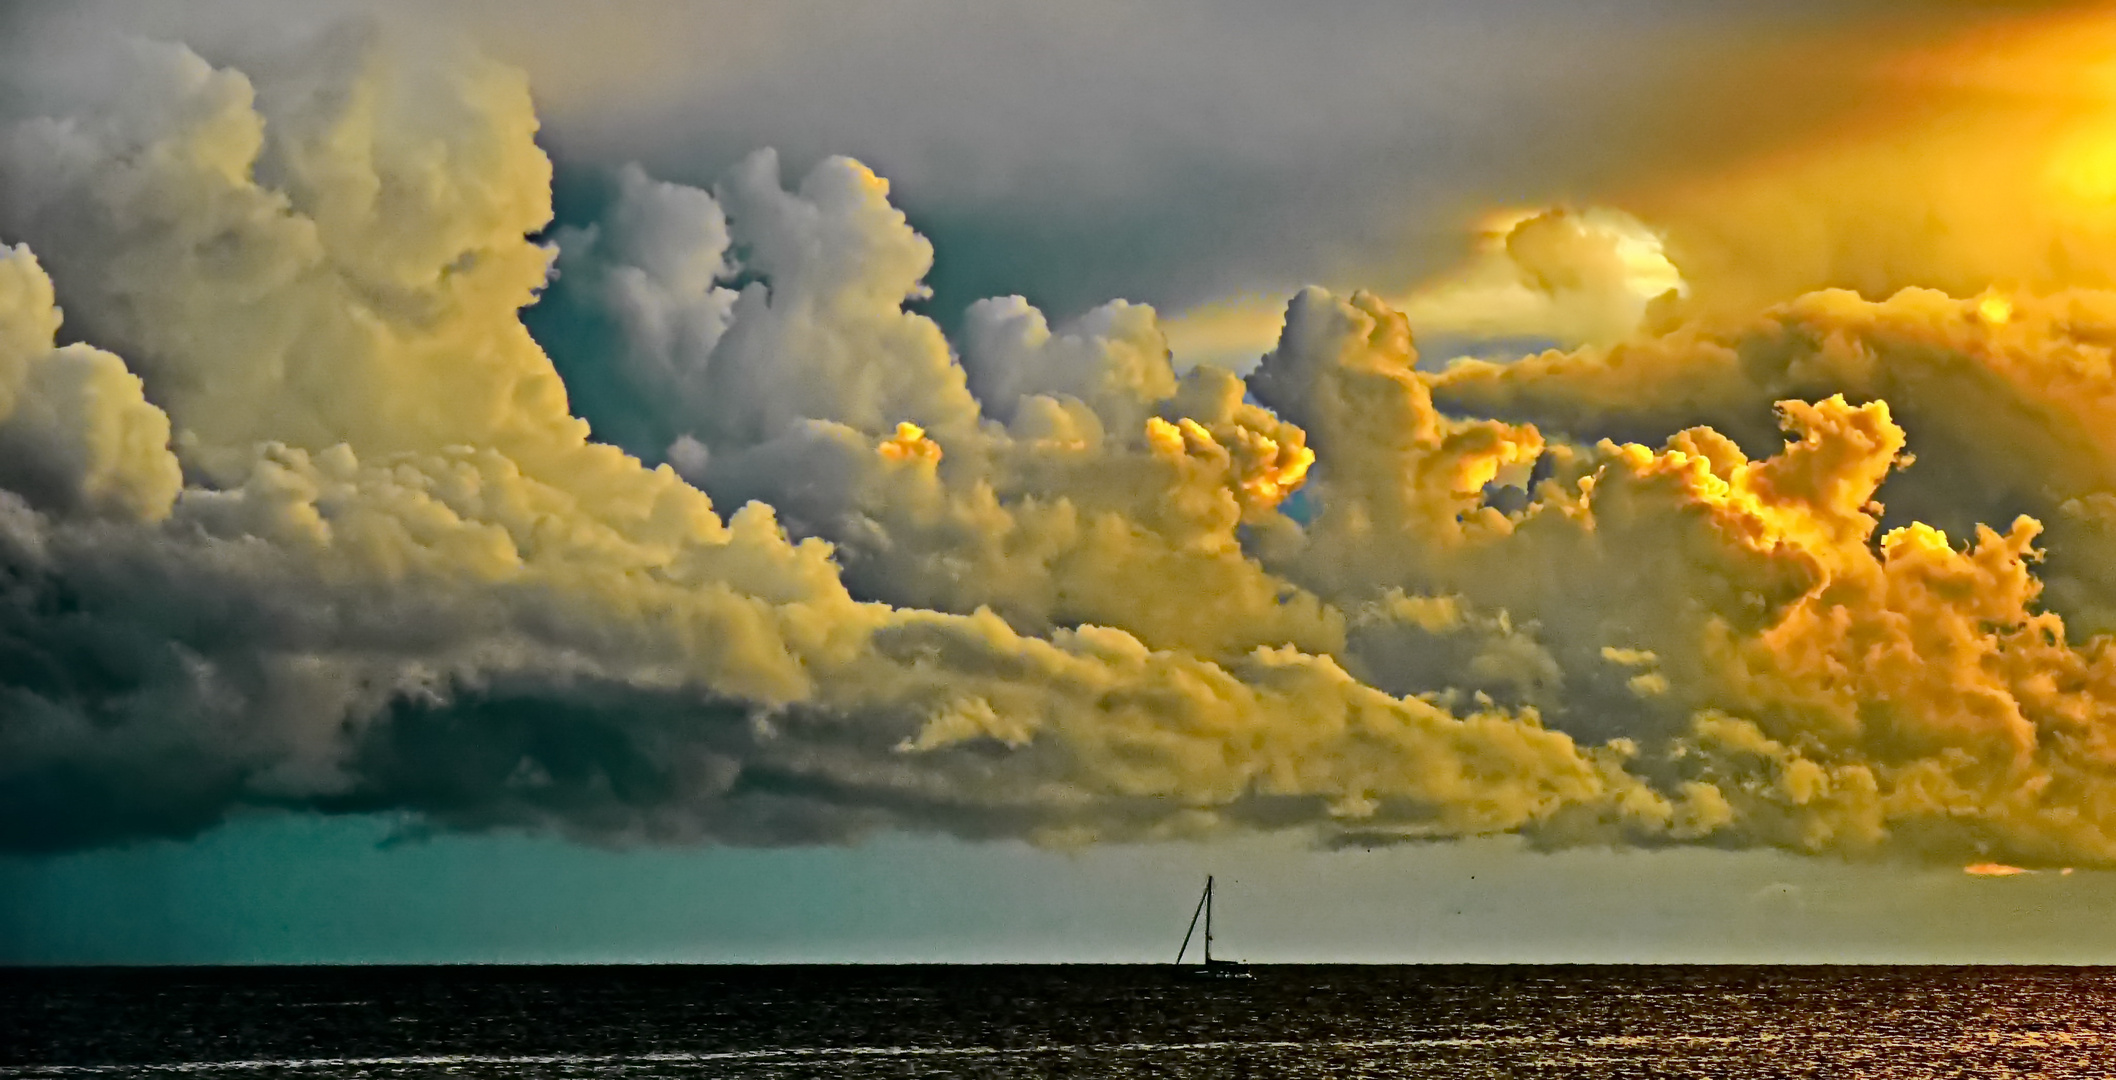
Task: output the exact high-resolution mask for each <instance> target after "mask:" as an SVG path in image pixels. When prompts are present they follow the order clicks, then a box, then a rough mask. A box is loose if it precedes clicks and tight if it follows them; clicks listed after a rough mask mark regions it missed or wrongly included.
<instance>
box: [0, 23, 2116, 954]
mask: <svg viewBox="0 0 2116 1080" xmlns="http://www.w3.org/2000/svg"><path fill="white" fill-rule="evenodd" d="M0 21H4V25H0V31H4V32H0V40H4V41H5V42H6V44H5V45H0V244H4V245H11V246H7V247H0V963H260V962H302V963H314V962H371V961H399V962H451V961H474V962H494V961H504V962H545V961H552V962H570V961H627V962H638V961H644V962H660V961H681V962H690V961H731V962H768V961H782V960H800V961H833V960H851V961H912V960H935V961H970V962H975V961H1007V960H1035V961H1062V960H1082V961H1089V960H1092V961H1133V960H1136V961H1155V960H1161V959H1165V958H1167V957H1166V955H1164V954H1170V955H1172V953H1173V948H1174V944H1175V942H1176V941H1177V940H1179V939H1180V932H1181V929H1182V928H1181V927H1180V926H1179V925H1177V924H1179V923H1183V922H1185V921H1187V918H1188V911H1189V907H1190V905H1191V903H1193V902H1194V899H1195V895H1196V890H1197V888H1198V886H1199V884H1200V882H1201V879H1202V878H1203V877H1204V875H1205V874H1207V873H1212V874H1216V875H1218V877H1219V879H1220V881H1221V884H1222V892H1221V893H1220V896H1221V913H1222V917H1223V919H1224V926H1223V927H1222V934H1221V942H1222V945H1223V947H1224V948H1225V950H1226V951H1228V952H1229V953H1231V954H1234V955H1240V956H1246V957H1248V958H1251V959H1256V960H1274V961H1302V960H1331V961H1336V960H1352V961H1500V960H1503V961H1553V962H1556V961H1631V960H1635V961H1664V960H1670V961H1672V960H1700V961H1713V960H1734V961H1788V962H1816V961H1887V962H1921V961H1931V962H1953V961H1964V962H1968V961H2020V962H2072V961H2078V962H2097V961H2099V962H2106V961H2109V960H2111V958H2112V957H2116V928H2110V929H2105V928H2103V927H2102V926H2101V925H2100V924H2101V922H2102V921H2103V920H2102V919H2101V918H2100V917H2099V913H2100V912H2103V911H2105V910H2106V907H2107V904H2106V900H2107V898H2108V895H2109V890H2110V889H2112V888H2116V878H2112V877H2111V876H2110V873H2109V871H2110V870H2111V869H2116V786H2112V781H2116V739H2112V736H2111V733H2112V732H2116V638H2112V637H2111V635H2112V634H2116V578H2112V577H2111V576H2110V574H2109V571H2108V570H2107V567H2108V566H2109V565H2110V558H2111V556H2116V549H2111V548H2110V546H2109V545H2110V544H2111V543H2116V441H2112V438H2116V437H2112V435H2111V434H2110V433H2111V432H2116V415H2111V411H2112V410H2116V394H2112V393H2111V385H2112V384H2111V378H2112V370H2111V350H2112V348H2116V280H2112V277H2116V67H2112V66H2111V65H2110V64H2109V62H2108V61H2107V59H2106V57H2107V56H2108V55H2110V54H2111V49H2110V46H2112V45H2116V18H2111V17H2109V16H2108V15H2107V14H2106V13H2105V12H2101V11H2097V10H2095V9H2094V8H2092V7H2089V6H2081V5H2072V4H2058V3H2047V4H2043V3H2027V4H2023V3H2008V4H1992V3H1974V2H1951V3H1950V2H1924V3H1910V2H1901V0H1897V2H1883V0H1872V2H1862V3H1851V4H1844V3H1836V4H1821V3H1815V4H1808V3H1799V2H1788V3H1782V4H1774V5H1768V6H1763V5H1754V4H1737V3H1718V2H1707V3H1698V2H1694V0H1693V2H1687V3H1677V2H1672V0H1595V2H1592V3H1578V2H1563V3H1561V2H1558V0H1508V2H1503V3H1476V4H1472V3H1466V2H1462V3H1458V2H1454V0H1435V2H1432V3H1423V4H1395V3H1379V2H1375V3H1365V2H1360V0H1343V2H1338V3H1331V4H1325V5H1320V6H1310V7H1304V8H1303V9H1302V10H1299V11H1294V10H1292V9H1289V8H1286V7H1285V6H1283V5H1267V4H1251V3H1246V2H1237V3H1211V4H1207V3H1204V2H1190V0H1177V2H1173V3H1168V4H1162V5H1155V6H1153V7H1152V8H1150V9H1144V8H1141V7H1139V6H1137V5H1126V4H1102V3H1081V4H1068V5H1058V6H1051V5H1028V4H1011V3H1001V4H993V5H983V6H980V7H979V8H978V9H977V11H976V13H974V15H970V16H966V15H965V14H964V12H963V10H962V9H961V8H960V7H959V6H957V5H952V4H943V3H927V2H923V0H913V2H910V3H904V4H892V5H888V6H887V7H886V8H885V7H883V6H880V5H873V6H867V5H845V4H807V3H798V2H789V3H785V4H777V5H770V6H765V7H759V6H757V5H746V4H733V3H729V4H720V3H683V4H678V3H656V2H646V0H642V2H638V3H631V4H622V5H616V6H614V7H610V6H595V7H593V8H590V7H589V6H586V5H565V4H558V3H547V2H538V3H529V4H526V5H524V4H499V3H465V4H459V5H451V6H449V7H447V8H446V9H444V10H439V11H436V10H435V9H433V8H432V7H431V6H430V5H414V4H408V3H390V2H384V0H344V2H323V0H317V2H312V3H303V4H296V5H264V4H259V3H255V2H251V0H242V2H229V0H205V2H200V3H194V4H187V5H184V6H182V7H180V8H179V7H175V6H170V5H151V4H139V3H103V2H87V3H81V4H74V5H67V6H65V7H63V8H62V7H52V6H40V5H27V4H24V5H12V6H8V7H6V8H4V9H0Z"/></svg>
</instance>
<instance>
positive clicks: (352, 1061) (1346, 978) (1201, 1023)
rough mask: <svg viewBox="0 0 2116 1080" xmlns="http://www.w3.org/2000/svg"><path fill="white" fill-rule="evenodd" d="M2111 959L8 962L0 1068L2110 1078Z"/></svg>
mask: <svg viewBox="0 0 2116 1080" xmlns="http://www.w3.org/2000/svg"><path fill="white" fill-rule="evenodd" d="M2112 1006H2116V969H2095V968H1737V967H1622V968H1596V967H1267V968H1259V969H1256V977H1255V978H1254V979H1252V980H1249V981H1247V982H1239V983H1233V982H1230V983H1211V984H1204V983H1195V982H1190V981H1185V980H1182V979H1179V978H1176V977H1174V975H1173V974H1172V973H1171V971H1170V970H1169V969H1167V968H1152V967H1085V966H1082V967H837V968H832V967H778V968H772V967H762V968H728V967H666V968H651V967H650V968H638V967H634V968H358V969H355V968H281V969H247V970H244V969H213V970H206V969H156V970H130V971H122V970H104V971H19V970H18V971H9V972H0V1076H9V1077H13V1076H81V1075H97V1074H101V1075H125V1076H163V1075H176V1074H195V1075H200V1076H208V1077H218V1076H229V1077H245V1076H300V1077H408V1076H441V1075H457V1076H473V1077H498V1076H521V1077H572V1076H686V1077H740V1078H750V1077H757V1078H763V1077H789V1078H791V1077H801V1078H811V1077H813V1078H836V1077H954V1076H961V1077H1259V1078H1261V1077H1604V1076H1608V1077H1618V1076H1622V1077H1634V1076H1636V1077H1648V1076H1650V1077H1788V1076H1815V1077H1870V1078H1880V1077H1937V1076H1977V1077H2007V1076H2020V1077H2031V1076H2032V1077H2052V1078H2055V1077H2106V1076H2111V1075H2116V1038H2112V1032H2116V1008H2112Z"/></svg>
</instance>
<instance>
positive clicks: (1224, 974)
mask: <svg viewBox="0 0 2116 1080" xmlns="http://www.w3.org/2000/svg"><path fill="white" fill-rule="evenodd" d="M1200 915H1203V916H1204V917H1205V963H1204V964H1203V965H1201V966H1199V967H1193V968H1183V969H1182V970H1183V971H1184V972H1185V973H1187V974H1189V975H1192V976H1195V977H1197V978H1204V979H1246V978H1248V977H1249V971H1248V969H1247V968H1244V967H1243V966H1242V965H1241V964H1238V963H1236V962H1235V961H1233V960H1214V959H1213V958H1212V875H1210V874H1207V875H1205V895H1203V896H1200V897H1198V907H1197V910H1196V911H1193V912H1191V913H1190V929H1188V930H1185V931H1183V946H1182V948H1179V949H1177V950H1176V965H1177V966H1178V967H1181V966H1182V963H1183V956H1184V954H1185V953H1188V952H1189V951H1190V938H1191V935H1193V934H1195V933H1197V931H1198V916H1200Z"/></svg>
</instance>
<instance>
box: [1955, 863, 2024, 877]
mask: <svg viewBox="0 0 2116 1080" xmlns="http://www.w3.org/2000/svg"><path fill="white" fill-rule="evenodd" d="M2033 872H2034V871H2032V870H2024V869H2022V868H2021V867H2018V866H2007V865H2006V864H2005V863H1995V862H1980V863H1970V864H1969V865H1967V866H1965V867H1962V873H1965V874H1967V875H1969V876H1970V877H2016V876H2018V875H2021V874H2028V873H2033Z"/></svg>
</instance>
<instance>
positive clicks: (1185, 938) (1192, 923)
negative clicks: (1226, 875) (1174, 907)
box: [1176, 881, 1212, 964]
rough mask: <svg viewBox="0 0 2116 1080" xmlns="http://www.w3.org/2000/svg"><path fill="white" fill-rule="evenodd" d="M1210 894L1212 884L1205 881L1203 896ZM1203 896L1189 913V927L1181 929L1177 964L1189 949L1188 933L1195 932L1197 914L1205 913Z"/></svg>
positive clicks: (1196, 928)
mask: <svg viewBox="0 0 2116 1080" xmlns="http://www.w3.org/2000/svg"><path fill="white" fill-rule="evenodd" d="M1211 895H1212V884H1211V882H1210V881H1207V882H1206V887H1205V896H1211ZM1205 896H1200V897H1198V907H1197V910H1196V911H1193V912H1191V913H1190V929H1188V930H1185V931H1183V947H1182V948H1180V949H1177V950H1176V963H1178V964H1180V963H1182V962H1183V954H1184V953H1186V952H1189V951H1190V935H1192V934H1194V933H1197V930H1198V916H1200V915H1202V914H1204V913H1205Z"/></svg>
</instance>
